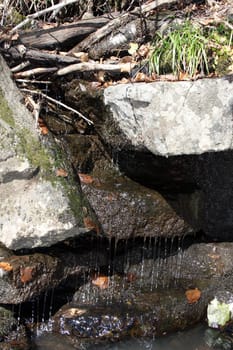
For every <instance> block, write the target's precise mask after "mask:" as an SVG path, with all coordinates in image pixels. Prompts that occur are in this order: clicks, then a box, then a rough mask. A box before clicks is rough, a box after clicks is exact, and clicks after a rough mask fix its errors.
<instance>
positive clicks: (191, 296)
mask: <svg viewBox="0 0 233 350" xmlns="http://www.w3.org/2000/svg"><path fill="white" fill-rule="evenodd" d="M185 295H186V298H187V300H188V303H189V304H193V303H196V302H197V301H198V300H199V299H200V297H201V291H200V290H199V289H198V288H195V289H189V290H187V291H186V292H185Z"/></svg>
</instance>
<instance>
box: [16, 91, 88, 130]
mask: <svg viewBox="0 0 233 350" xmlns="http://www.w3.org/2000/svg"><path fill="white" fill-rule="evenodd" d="M21 91H23V92H27V93H30V94H37V95H40V96H42V97H44V98H45V99H47V100H49V101H52V102H54V103H56V104H58V105H59V106H61V107H63V108H65V109H68V110H69V111H71V112H73V113H75V114H77V115H78V116H79V117H80V118H82V119H84V120H85V121H86V122H87V123H88V124H89V125H92V124H93V121H92V120H90V119H88V118H86V117H85V116H84V115H83V114H82V113H80V112H79V111H77V110H76V109H74V108H72V107H69V106H67V105H66V104H65V103H62V102H60V101H58V100H56V99H54V98H52V97H50V96H48V95H46V94H44V93H43V92H41V91H35V90H29V89H21Z"/></svg>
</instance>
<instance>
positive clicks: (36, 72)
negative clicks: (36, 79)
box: [14, 67, 57, 78]
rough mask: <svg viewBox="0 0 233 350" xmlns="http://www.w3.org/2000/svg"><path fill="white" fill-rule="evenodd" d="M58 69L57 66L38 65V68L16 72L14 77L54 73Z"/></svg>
mask: <svg viewBox="0 0 233 350" xmlns="http://www.w3.org/2000/svg"><path fill="white" fill-rule="evenodd" d="M56 71H57V67H51V68H45V67H38V68H34V69H30V70H27V71H24V72H18V73H15V74H14V78H28V77H31V76H34V75H40V74H44V73H54V72H56Z"/></svg>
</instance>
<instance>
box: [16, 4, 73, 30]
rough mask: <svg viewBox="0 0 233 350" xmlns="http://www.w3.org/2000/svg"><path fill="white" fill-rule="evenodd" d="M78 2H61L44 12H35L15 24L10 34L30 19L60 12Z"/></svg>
mask: <svg viewBox="0 0 233 350" xmlns="http://www.w3.org/2000/svg"><path fill="white" fill-rule="evenodd" d="M78 1H79V0H63V1H62V2H60V3H59V4H56V5H53V6H50V7H48V8H46V9H44V10H41V11H38V12H35V13H33V14H32V15H28V16H27V18H26V19H25V20H24V21H22V22H20V23H19V24H17V25H16V26H15V27H14V28H13V29H12V30H11V33H15V32H16V31H17V30H18V29H20V28H22V27H23V26H25V25H26V24H27V23H29V22H30V21H31V20H32V19H35V18H38V17H40V16H42V15H44V14H45V13H48V12H51V11H54V10H58V9H59V10H60V9H62V8H63V7H65V6H66V5H69V4H73V3H75V2H78Z"/></svg>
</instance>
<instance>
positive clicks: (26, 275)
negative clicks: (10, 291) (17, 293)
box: [20, 266, 33, 283]
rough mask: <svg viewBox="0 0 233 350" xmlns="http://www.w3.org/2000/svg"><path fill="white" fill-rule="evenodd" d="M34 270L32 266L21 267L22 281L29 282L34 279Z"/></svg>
mask: <svg viewBox="0 0 233 350" xmlns="http://www.w3.org/2000/svg"><path fill="white" fill-rule="evenodd" d="M32 272H33V268H32V267H29V266H27V267H25V268H23V267H21V268H20V279H21V282H23V283H27V282H30V281H31V280H32Z"/></svg>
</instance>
